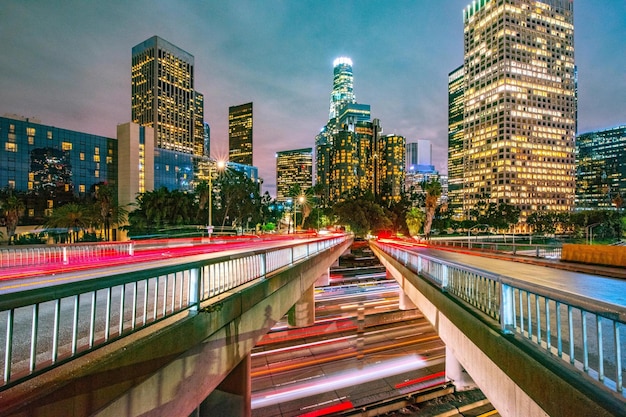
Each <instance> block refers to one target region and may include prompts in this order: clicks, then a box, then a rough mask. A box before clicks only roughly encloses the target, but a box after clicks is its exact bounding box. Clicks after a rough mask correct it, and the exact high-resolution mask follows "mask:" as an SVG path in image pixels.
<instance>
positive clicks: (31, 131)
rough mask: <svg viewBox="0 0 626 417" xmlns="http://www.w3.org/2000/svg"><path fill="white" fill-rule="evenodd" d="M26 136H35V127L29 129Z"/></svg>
mask: <svg viewBox="0 0 626 417" xmlns="http://www.w3.org/2000/svg"><path fill="white" fill-rule="evenodd" d="M26 134H27V135H28V136H35V128H34V127H27V128H26Z"/></svg>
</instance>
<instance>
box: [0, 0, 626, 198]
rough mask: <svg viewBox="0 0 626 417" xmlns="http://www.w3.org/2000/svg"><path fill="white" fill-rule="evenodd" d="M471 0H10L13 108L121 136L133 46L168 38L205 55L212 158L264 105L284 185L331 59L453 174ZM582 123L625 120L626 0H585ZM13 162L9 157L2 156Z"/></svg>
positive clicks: (199, 85) (3, 21)
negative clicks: (238, 123) (235, 114)
mask: <svg viewBox="0 0 626 417" xmlns="http://www.w3.org/2000/svg"><path fill="white" fill-rule="evenodd" d="M469 3H470V0H358V1H357V0H341V1H339V0H285V1H278V0H250V1H244V0H233V1H226V0H206V1H199V0H177V1H155V0H108V1H96V0H57V1H51V0H3V1H2V3H1V4H0V42H1V45H2V47H1V53H0V115H5V114H18V115H23V116H26V117H35V118H38V119H40V120H41V121H42V123H43V124H47V125H52V126H57V127H61V128H65V129H72V130H78V131H82V132H87V133H92V134H97V135H103V136H108V137H115V134H116V133H115V132H116V125H117V124H120V123H126V122H128V121H130V60H131V49H132V47H133V46H134V45H136V44H138V43H140V42H142V41H144V40H145V39H147V38H149V37H151V36H153V35H159V36H161V37H162V38H164V39H166V40H168V41H169V42H171V43H173V44H175V45H177V46H178V47H180V48H182V49H184V50H186V51H187V52H189V53H191V54H192V55H194V56H195V89H196V90H198V91H200V92H202V93H204V95H205V120H206V121H207V122H208V123H209V124H210V125H211V141H212V144H211V151H212V156H214V157H221V156H225V155H227V154H228V107H229V106H233V105H238V104H243V103H247V102H250V101H252V102H254V164H255V165H256V166H258V167H259V173H260V175H261V177H262V178H264V180H265V183H264V191H265V190H267V191H269V192H270V193H271V194H272V195H274V194H275V183H276V178H275V177H276V172H275V159H274V157H275V153H276V152H277V151H282V150H289V149H298V148H303V147H313V142H314V137H315V135H316V133H317V132H319V130H320V128H321V127H322V126H323V125H324V124H325V123H326V121H327V120H328V106H329V97H330V90H331V87H332V62H333V60H334V59H335V58H336V57H338V56H348V57H350V58H352V61H353V63H354V66H353V70H354V88H355V95H356V98H357V101H358V102H359V103H365V104H370V105H371V109H372V117H375V118H378V119H380V120H381V124H382V126H383V129H384V132H385V133H396V134H400V135H403V136H405V137H406V138H407V140H408V141H414V140H416V139H428V140H431V141H432V143H433V159H434V161H433V162H434V164H435V166H436V168H437V169H438V170H439V171H440V172H443V173H445V172H447V168H446V164H447V76H448V73H449V72H450V71H452V70H453V69H455V68H456V67H457V66H459V65H460V64H461V63H462V61H463V21H462V10H463V8H464V7H466V6H467V5H468V4H469ZM574 7H575V8H574V13H575V36H576V37H575V42H576V45H575V47H576V64H577V65H578V74H579V112H578V115H579V124H578V126H579V131H580V132H586V131H590V130H595V129H602V128H608V127H614V126H617V125H623V124H626V36H625V35H626V0H574ZM0 169H1V167H0Z"/></svg>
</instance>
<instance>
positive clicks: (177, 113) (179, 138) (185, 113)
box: [131, 36, 204, 156]
mask: <svg viewBox="0 0 626 417" xmlns="http://www.w3.org/2000/svg"><path fill="white" fill-rule="evenodd" d="M131 88H132V91H131V119H132V122H133V123H137V124H139V125H142V126H150V127H152V128H154V136H155V138H154V143H155V147H157V148H161V149H167V150H171V151H177V152H182V153H188V154H195V155H198V156H202V155H203V154H204V127H203V126H202V119H203V117H204V104H203V100H204V97H203V96H202V94H200V93H198V92H196V91H194V57H193V55H191V54H189V53H187V52H185V51H183V50H182V49H180V48H178V47H177V46H175V45H172V44H171V43H169V42H167V41H166V40H164V39H161V38H159V37H158V36H153V37H151V38H150V39H147V40H146V41H144V42H142V43H140V44H138V45H136V46H135V47H133V49H132V66H131Z"/></svg>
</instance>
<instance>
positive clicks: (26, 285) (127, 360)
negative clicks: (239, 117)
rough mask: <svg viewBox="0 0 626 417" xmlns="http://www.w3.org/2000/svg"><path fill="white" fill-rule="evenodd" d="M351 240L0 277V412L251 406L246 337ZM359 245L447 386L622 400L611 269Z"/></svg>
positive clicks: (503, 409) (579, 408) (603, 409)
mask: <svg viewBox="0 0 626 417" xmlns="http://www.w3.org/2000/svg"><path fill="white" fill-rule="evenodd" d="M350 243H351V238H349V237H348V236H333V237H329V238H323V239H322V238H316V239H302V240H300V241H288V242H274V243H270V242H259V243H258V244H256V245H255V244H252V245H242V246H240V247H234V248H233V247H230V249H229V250H226V251H219V252H214V253H206V252H207V250H206V248H204V247H201V248H202V249H200V252H199V253H194V252H193V251H194V250H197V249H198V248H197V247H192V248H191V249H189V250H190V252H186V253H184V254H182V253H174V254H171V253H170V252H169V251H166V250H163V249H158V248H157V249H158V250H157V249H155V250H157V252H159V251H161V252H162V253H160V254H159V253H157V255H167V254H168V253H170V255H171V258H169V257H168V256H161V258H159V259H147V258H142V257H141V254H140V253H138V252H136V251H134V250H133V249H132V248H127V247H124V248H122V249H121V250H120V251H119V258H120V259H122V260H123V262H120V264H119V265H114V262H111V265H110V266H109V268H108V270H107V272H106V274H105V273H103V272H102V271H99V272H98V271H96V270H94V269H93V266H91V265H87V266H86V269H85V270H82V271H74V272H71V273H63V274H57V275H51V274H50V273H49V274H48V279H47V280H46V281H47V282H44V283H41V282H39V281H38V282H39V283H37V282H35V281H34V279H25V280H22V281H20V284H10V285H9V284H6V285H4V286H2V285H0V291H1V292H0V329H6V331H3V332H0V346H3V347H4V351H3V355H2V358H0V361H2V362H1V365H2V367H1V368H0V369H2V380H1V381H0V382H2V384H3V385H2V386H0V415H1V416H49V415H55V416H56V415H59V416H61V415H62V416H87V415H96V416H115V417H126V416H173V415H180V416H188V415H197V416H205V415H215V412H214V411H213V412H212V410H216V409H219V410H220V413H221V415H224V416H227V415H228V416H231V415H233V416H234V415H249V413H250V398H249V397H250V386H249V383H250V379H249V372H250V369H249V366H250V362H249V352H250V350H251V349H252V347H253V346H254V345H255V344H256V342H257V341H258V340H259V339H260V338H261V337H262V336H263V335H264V334H265V333H266V332H267V331H268V330H269V329H270V328H271V327H272V325H273V324H274V323H275V322H276V321H277V320H279V319H280V318H281V317H283V316H284V314H285V313H286V312H287V311H290V315H291V321H292V324H293V325H296V326H306V325H309V324H312V322H313V320H314V317H313V308H312V307H313V288H314V285H315V282H316V281H318V280H319V279H320V277H323V276H324V275H325V274H326V273H327V271H328V268H329V266H330V265H331V264H333V263H334V262H335V261H336V259H337V258H338V257H339V255H340V254H342V253H343V252H344V251H345V250H346V249H347V248H348V247H349V245H350ZM372 248H373V249H374V251H375V252H376V254H377V256H379V257H380V259H381V261H382V262H383V264H384V265H385V266H386V267H387V268H388V270H389V271H390V272H391V273H392V274H393V276H394V277H395V278H396V279H397V280H398V282H399V283H400V284H401V286H402V287H403V289H404V292H405V294H406V298H405V300H404V302H403V304H404V307H405V308H410V307H411V304H412V303H414V304H416V305H417V306H418V307H419V308H420V309H421V310H422V312H423V313H424V315H425V316H426V317H427V318H428V319H429V320H430V321H431V323H432V324H433V325H434V326H435V328H436V329H437V331H438V333H439V335H440V337H441V338H442V339H443V340H444V342H445V343H446V345H447V352H446V353H447V354H446V357H447V359H446V360H447V362H446V374H447V377H448V378H449V379H451V380H453V381H454V383H455V385H456V387H457V389H461V390H462V389H465V388H470V387H474V386H475V385H477V386H478V387H479V388H481V390H483V392H484V393H485V394H486V395H487V397H488V398H489V400H490V401H491V402H492V403H493V404H494V406H495V407H496V408H497V409H498V411H499V412H500V413H501V414H502V415H504V416H546V415H549V416H611V415H620V416H623V415H626V403H625V401H624V393H623V386H622V375H623V373H624V370H623V356H624V352H623V349H622V346H624V343H625V340H624V337H625V333H626V331H624V329H623V326H624V322H625V317H626V313H625V308H624V305H626V301H625V300H624V299H623V297H626V291H623V289H624V288H623V285H624V284H623V283H622V284H621V285H619V284H617V283H613V284H611V285H612V286H611V287H610V288H606V289H604V290H603V291H604V292H602V291H599V287H598V285H599V284H598V281H593V282H594V283H592V284H590V283H589V280H588V278H587V277H582V278H581V277H578V276H573V277H572V276H569V280H570V281H567V280H565V281H563V282H562V283H560V284H559V285H552V286H550V285H548V284H547V283H546V282H543V283H540V282H536V281H535V282H532V280H529V279H528V278H529V277H533V278H536V277H537V276H541V278H545V280H544V281H551V280H553V278H554V277H555V276H556V273H557V272H551V271H543V272H538V271H537V270H532V271H530V272H529V271H528V270H525V271H524V272H523V273H522V275H524V276H522V277H520V276H518V275H516V273H514V272H515V271H517V270H519V269H523V268H527V267H528V266H524V265H520V264H515V263H511V262H507V263H504V264H498V265H495V264H493V260H489V259H487V260H485V258H480V257H476V256H469V255H462V254H451V253H450V252H446V251H433V250H430V249H425V248H422V247H417V248H415V247H403V246H399V245H397V244H392V243H384V242H379V243H375V244H372ZM181 250H183V249H181ZM185 250H187V249H185ZM109 252H110V251H109ZM64 256H65V257H61V258H60V259H61V261H60V262H61V263H62V264H66V263H67V262H68V259H71V255H67V254H65V255H64ZM480 259H482V262H483V263H479V264H477V263H476V262H478V261H477V260H480ZM129 260H130V261H129ZM51 262H52V261H51ZM484 262H486V263H484ZM147 265H148V266H147ZM35 269H36V268H35ZM529 274H530V275H529ZM582 279H585V280H586V281H585V282H586V284H584V282H583V281H581V280H582ZM604 280H606V278H604ZM559 282H560V281H559ZM568 282H569V284H568ZM553 284H554V283H553ZM574 284H576V285H577V286H578V287H579V288H578V289H577V290H575V291H568V290H567V287H568V286H569V285H574ZM602 284H603V288H604V286H605V285H604V284H606V285H608V284H607V282H606V281H602ZM594 289H595V292H593V295H594V297H595V299H592V298H591V297H590V296H589V294H591V291H593V290H594ZM620 291H621V292H620ZM607 292H608V293H609V295H607V294H606V293H607ZM610 294H614V295H615V297H613V298H611V296H610ZM620 297H621V298H620ZM594 340H595V341H594ZM611 340H612V342H611ZM570 341H573V342H572V343H570Z"/></svg>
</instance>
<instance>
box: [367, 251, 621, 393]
mask: <svg viewBox="0 0 626 417" xmlns="http://www.w3.org/2000/svg"><path fill="white" fill-rule="evenodd" d="M376 245H377V246H378V247H379V248H380V249H381V250H383V251H384V252H386V253H388V254H389V255H390V256H391V257H393V258H394V259H396V260H397V261H399V262H401V263H402V264H403V265H405V266H406V267H407V268H409V269H410V270H411V271H413V272H415V273H416V274H418V275H420V276H422V277H424V278H426V279H428V280H429V281H431V282H432V283H433V284H434V285H436V286H438V287H439V288H441V290H442V291H445V292H447V293H448V294H450V295H452V296H454V297H455V298H457V299H460V300H463V301H464V302H466V303H468V304H470V305H471V306H473V307H474V308H476V309H478V310H480V311H482V312H483V313H485V314H486V315H487V316H489V317H490V318H491V319H493V320H495V321H497V322H498V323H499V325H500V328H501V330H502V332H503V333H516V334H519V335H521V336H522V337H524V338H525V339H526V340H528V341H530V342H531V344H532V345H533V346H535V347H536V348H537V349H540V350H542V351H544V352H547V353H548V354H550V355H554V356H555V357H558V358H561V359H562V363H563V364H564V366H568V367H574V368H576V369H578V370H581V371H583V372H584V374H586V375H588V377H590V378H592V379H593V380H595V381H598V382H600V383H602V384H603V386H604V387H605V388H607V389H609V390H612V391H614V392H615V393H620V394H621V397H622V398H623V396H624V386H623V378H624V374H625V373H626V370H625V369H624V365H625V362H624V361H625V359H624V355H626V352H623V351H622V350H623V349H622V347H623V346H626V308H625V307H623V306H620V305H614V304H608V303H604V302H601V301H597V300H593V299H589V298H586V297H581V296H578V295H575V294H571V293H568V292H565V291H560V290H555V289H553V288H546V287H542V286H539V285H534V284H530V283H528V282H525V281H522V280H519V279H515V278H511V277H507V276H503V275H498V274H493V273H490V272H487V271H484V270H480V269H476V268H472V267H468V266H464V265H460V264H456V263H453V262H448V261H444V260H441V259H437V258H435V257H432V256H428V255H424V254H420V253H418V252H414V251H411V249H410V248H409V247H406V246H403V245H399V244H393V243H384V242H377V243H376Z"/></svg>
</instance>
